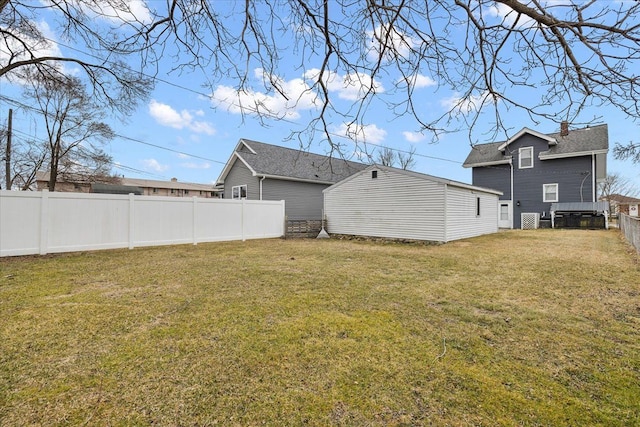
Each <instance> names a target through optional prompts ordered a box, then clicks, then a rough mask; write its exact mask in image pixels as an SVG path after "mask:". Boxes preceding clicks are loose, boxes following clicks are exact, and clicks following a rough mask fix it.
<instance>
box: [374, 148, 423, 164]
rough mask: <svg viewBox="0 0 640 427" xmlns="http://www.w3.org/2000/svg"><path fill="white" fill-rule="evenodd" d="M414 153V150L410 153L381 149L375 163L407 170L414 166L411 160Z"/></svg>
mask: <svg viewBox="0 0 640 427" xmlns="http://www.w3.org/2000/svg"><path fill="white" fill-rule="evenodd" d="M415 152H416V149H415V148H412V149H411V151H399V150H393V149H391V148H390V147H382V148H380V149H378V158H377V162H378V163H379V164H381V165H382V166H391V167H396V165H397V167H399V168H400V169H405V170H409V169H411V168H413V167H414V166H415V164H416V161H415V159H414V158H413V156H414V154H415Z"/></svg>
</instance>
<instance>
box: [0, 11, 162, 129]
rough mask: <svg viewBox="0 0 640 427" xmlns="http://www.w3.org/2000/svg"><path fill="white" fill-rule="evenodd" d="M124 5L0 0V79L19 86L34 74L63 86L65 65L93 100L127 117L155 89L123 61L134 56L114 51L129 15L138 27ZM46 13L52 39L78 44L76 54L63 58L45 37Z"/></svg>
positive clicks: (67, 70) (125, 28)
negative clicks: (79, 76) (80, 75)
mask: <svg viewBox="0 0 640 427" xmlns="http://www.w3.org/2000/svg"><path fill="white" fill-rule="evenodd" d="M128 3H129V2H122V1H120V0H101V1H99V2H95V1H89V0H78V1H60V0H52V1H49V2H33V1H30V0H26V1H21V0H0V78H2V77H5V78H8V79H10V80H14V81H17V82H23V81H24V80H25V79H29V78H33V76H37V78H38V80H58V81H60V82H63V81H64V80H65V79H66V76H67V75H68V74H69V71H70V70H69V69H68V68H67V67H70V66H71V67H76V69H77V70H78V71H79V72H81V73H83V77H84V78H85V81H86V82H88V84H89V87H90V88H91V96H93V97H95V98H98V99H100V100H101V101H102V102H103V105H104V107H106V108H111V109H112V111H113V112H116V113H120V114H122V117H125V116H126V115H127V114H128V113H130V112H132V111H133V110H134V108H135V106H136V104H137V103H138V101H140V100H141V99H144V98H146V97H147V96H148V94H149V92H150V90H151V89H152V87H153V80H152V79H151V78H149V77H147V76H145V75H144V74H142V73H141V70H137V71H136V70H135V69H133V68H131V67H130V66H129V65H128V64H127V63H126V61H125V59H126V58H127V57H128V55H129V54H131V53H132V52H122V51H118V50H117V49H116V44H114V35H115V34H116V31H118V32H120V33H121V34H127V33H128V32H129V30H127V28H128V27H127V20H128V19H129V17H131V23H132V24H133V27H132V28H135V27H136V25H135V24H134V23H135V22H136V21H137V18H136V17H135V15H134V14H133V10H132V9H131V8H130V7H129V6H128ZM46 13H50V14H51V15H52V17H53V19H52V20H51V24H53V23H54V22H55V23H57V24H58V26H57V27H52V28H51V31H52V32H53V33H54V34H55V36H57V37H59V38H61V39H63V40H68V41H71V42H72V43H74V44H75V45H76V46H74V47H73V50H72V52H74V54H71V55H68V54H67V55H65V54H63V53H62V52H61V51H60V49H59V46H58V42H57V41H56V40H52V39H51V38H50V37H52V36H51V35H48V34H47V32H46V30H45V28H43V26H42V25H41V22H42V19H43V18H42V17H43V15H44V14H46ZM115 41H116V42H117V37H116V40H115ZM76 49H80V50H76ZM74 72H75V70H74Z"/></svg>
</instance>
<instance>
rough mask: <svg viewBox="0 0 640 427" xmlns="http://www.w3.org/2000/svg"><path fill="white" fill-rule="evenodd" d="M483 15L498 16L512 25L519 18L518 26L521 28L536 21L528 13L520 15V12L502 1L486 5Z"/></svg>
mask: <svg viewBox="0 0 640 427" xmlns="http://www.w3.org/2000/svg"><path fill="white" fill-rule="evenodd" d="M482 17H483V18H487V17H490V18H498V19H500V20H501V21H502V22H503V23H504V24H505V25H507V26H512V25H513V23H514V22H515V21H516V19H518V27H520V28H523V27H530V26H532V25H533V24H534V23H535V21H534V20H533V19H531V18H530V17H528V16H526V15H520V16H519V17H518V12H516V11H515V10H513V9H511V8H510V7H509V6H507V5H505V4H502V3H492V4H491V5H490V6H484V7H483V9H482Z"/></svg>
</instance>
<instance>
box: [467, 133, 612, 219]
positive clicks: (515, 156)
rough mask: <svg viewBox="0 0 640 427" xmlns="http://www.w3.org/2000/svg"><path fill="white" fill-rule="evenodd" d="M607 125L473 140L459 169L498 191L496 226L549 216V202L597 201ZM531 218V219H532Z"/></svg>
mask: <svg viewBox="0 0 640 427" xmlns="http://www.w3.org/2000/svg"><path fill="white" fill-rule="evenodd" d="M608 148H609V135H608V130H607V125H606V124H604V125H598V126H592V127H586V128H583V129H576V130H569V126H568V124H567V123H566V122H563V123H562V124H561V130H560V132H558V133H551V134H543V133H540V132H537V131H534V130H531V129H527V128H523V129H522V130H521V131H520V132H518V133H516V134H515V135H514V136H513V137H511V138H510V139H509V140H507V141H501V142H493V143H489V144H478V145H476V146H474V147H473V148H472V149H471V152H470V153H469V155H468V157H467V159H466V160H465V162H464V165H463V166H464V167H466V168H472V182H473V185H477V186H480V187H486V188H494V189H496V190H499V191H501V192H502V193H503V195H502V196H501V197H500V204H499V207H498V209H499V225H500V227H501V228H521V226H522V218H525V224H526V223H529V222H530V220H531V219H534V220H535V218H538V219H539V218H550V208H551V204H552V203H557V202H592V203H595V202H597V200H598V198H597V195H596V190H597V185H598V182H599V181H601V180H603V179H604V178H605V177H606V174H607V165H606V158H607V151H608ZM536 221H537V220H536Z"/></svg>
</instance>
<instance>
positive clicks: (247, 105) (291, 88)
mask: <svg viewBox="0 0 640 427" xmlns="http://www.w3.org/2000/svg"><path fill="white" fill-rule="evenodd" d="M254 74H255V75H256V76H257V77H260V79H261V80H262V81H263V82H265V83H267V85H269V84H270V83H269V82H270V81H273V82H274V84H275V85H277V86H278V90H276V91H274V93H273V94H267V93H264V92H259V91H254V90H251V89H245V90H241V91H238V90H236V89H234V88H233V87H230V86H224V85H220V86H218V87H217V88H216V90H215V91H214V92H213V94H212V103H213V105H214V106H216V107H224V108H226V110H227V111H228V112H230V113H234V114H243V113H244V114H247V113H248V114H262V115H265V116H273V117H274V118H281V117H286V118H288V119H291V120H295V119H298V118H299V117H300V111H303V110H309V109H312V108H315V106H316V99H317V98H316V96H315V94H314V93H313V92H311V88H310V87H309V86H308V85H307V84H306V83H305V82H304V80H302V79H292V80H288V81H286V80H283V79H281V78H279V77H273V78H271V79H269V78H268V76H267V75H266V74H265V73H264V72H263V70H262V69H260V68H258V69H256V70H254ZM279 92H282V93H283V94H285V95H286V97H285V96H283V95H281V94H280V93H279Z"/></svg>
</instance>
